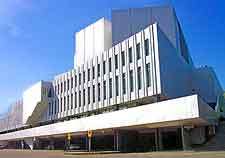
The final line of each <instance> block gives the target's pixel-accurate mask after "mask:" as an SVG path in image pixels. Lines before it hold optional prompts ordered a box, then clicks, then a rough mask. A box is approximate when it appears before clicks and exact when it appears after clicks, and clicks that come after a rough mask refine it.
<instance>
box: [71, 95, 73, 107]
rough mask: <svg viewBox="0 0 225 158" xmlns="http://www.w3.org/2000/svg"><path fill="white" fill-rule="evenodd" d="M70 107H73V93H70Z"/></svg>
mask: <svg viewBox="0 0 225 158" xmlns="http://www.w3.org/2000/svg"><path fill="white" fill-rule="evenodd" d="M71 109H73V93H72V94H71Z"/></svg>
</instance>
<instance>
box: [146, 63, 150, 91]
mask: <svg viewBox="0 0 225 158" xmlns="http://www.w3.org/2000/svg"><path fill="white" fill-rule="evenodd" d="M150 72H151V70H150V64H149V63H148V64H146V84H147V87H149V86H150Z"/></svg>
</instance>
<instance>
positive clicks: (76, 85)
mask: <svg viewBox="0 0 225 158" xmlns="http://www.w3.org/2000/svg"><path fill="white" fill-rule="evenodd" d="M74 82H75V87H76V86H77V76H75V81H74Z"/></svg>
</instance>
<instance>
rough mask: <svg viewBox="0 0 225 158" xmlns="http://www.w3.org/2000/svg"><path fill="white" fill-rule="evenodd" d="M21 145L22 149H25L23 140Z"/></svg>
mask: <svg viewBox="0 0 225 158" xmlns="http://www.w3.org/2000/svg"><path fill="white" fill-rule="evenodd" d="M20 143H21V149H24V141H23V140H21V141H20Z"/></svg>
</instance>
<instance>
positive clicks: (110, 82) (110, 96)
mask: <svg viewBox="0 0 225 158" xmlns="http://www.w3.org/2000/svg"><path fill="white" fill-rule="evenodd" d="M109 98H112V79H111V78H110V79H109Z"/></svg>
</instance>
